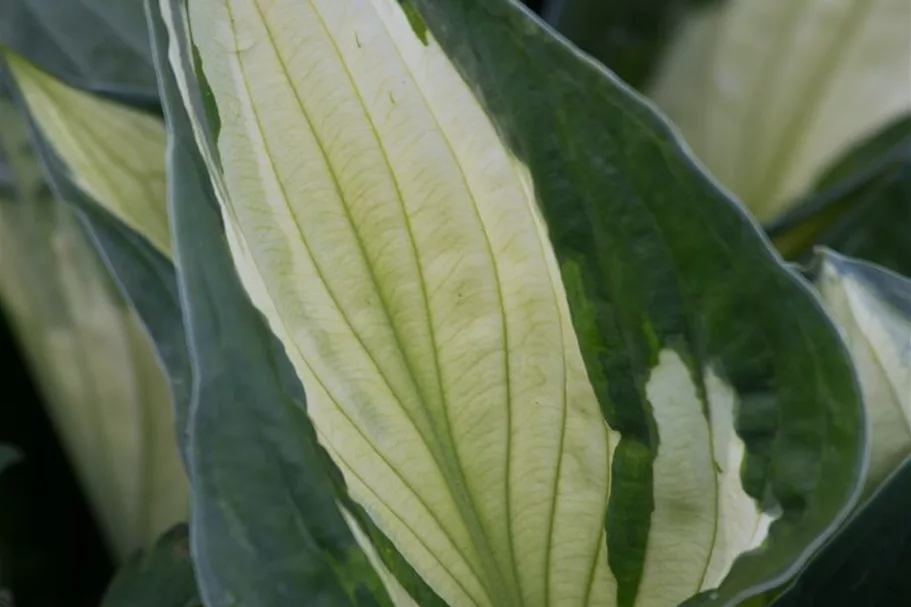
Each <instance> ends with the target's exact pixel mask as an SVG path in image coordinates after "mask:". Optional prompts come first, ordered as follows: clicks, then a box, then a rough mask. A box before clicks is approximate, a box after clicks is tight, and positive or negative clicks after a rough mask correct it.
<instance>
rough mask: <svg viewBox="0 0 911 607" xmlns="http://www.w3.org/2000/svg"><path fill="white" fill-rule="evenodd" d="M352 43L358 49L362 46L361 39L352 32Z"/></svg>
mask: <svg viewBox="0 0 911 607" xmlns="http://www.w3.org/2000/svg"><path fill="white" fill-rule="evenodd" d="M354 43H355V44H356V45H357V47H358V48H362V46H363V45H362V44H361V37H360V36H358V35H357V32H354Z"/></svg>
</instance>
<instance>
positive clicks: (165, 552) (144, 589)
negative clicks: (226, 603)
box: [101, 525, 202, 607]
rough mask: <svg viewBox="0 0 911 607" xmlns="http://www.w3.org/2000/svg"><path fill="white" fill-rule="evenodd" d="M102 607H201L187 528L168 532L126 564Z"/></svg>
mask: <svg viewBox="0 0 911 607" xmlns="http://www.w3.org/2000/svg"><path fill="white" fill-rule="evenodd" d="M101 607H202V601H200V600H199V593H198V592H197V590H196V580H195V578H194V576H193V561H192V559H191V558H190V540H189V531H188V529H187V526H186V525H180V526H178V527H175V528H173V529H171V530H170V531H168V532H167V533H165V534H164V535H163V536H162V537H161V539H159V540H158V542H156V544H155V546H154V547H153V548H152V549H151V550H149V551H148V552H146V553H142V554H137V555H136V556H134V557H133V558H132V559H131V560H130V561H129V562H127V564H126V565H124V566H123V568H122V569H121V570H120V571H119V572H118V573H117V576H116V577H115V578H114V581H113V582H112V583H111V586H110V588H108V591H107V593H106V594H105V597H104V600H103V601H102V603H101Z"/></svg>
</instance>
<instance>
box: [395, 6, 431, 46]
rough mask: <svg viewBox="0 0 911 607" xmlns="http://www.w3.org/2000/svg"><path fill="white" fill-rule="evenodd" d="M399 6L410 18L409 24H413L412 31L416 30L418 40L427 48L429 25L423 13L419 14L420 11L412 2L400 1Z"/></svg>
mask: <svg viewBox="0 0 911 607" xmlns="http://www.w3.org/2000/svg"><path fill="white" fill-rule="evenodd" d="M399 6H401V7H402V11H403V12H404V13H405V16H406V17H407V18H408V23H410V24H411V29H413V30H414V33H415V35H416V36H417V37H418V40H420V41H421V42H422V43H423V44H424V46H427V44H428V41H427V24H426V23H425V22H424V18H423V17H422V16H421V13H419V12H418V9H417V8H415V6H414V5H413V4H412V3H411V0H399Z"/></svg>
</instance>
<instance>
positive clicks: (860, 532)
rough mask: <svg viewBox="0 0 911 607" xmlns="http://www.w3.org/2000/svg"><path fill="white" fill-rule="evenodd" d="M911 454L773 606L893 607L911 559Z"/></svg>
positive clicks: (899, 596)
mask: <svg viewBox="0 0 911 607" xmlns="http://www.w3.org/2000/svg"><path fill="white" fill-rule="evenodd" d="M908 512H911V459H909V460H908V461H907V462H906V463H905V464H904V465H903V466H902V467H901V468H900V469H898V470H897V471H896V472H895V473H894V474H893V475H892V476H891V477H890V478H889V480H888V481H886V483H884V484H883V486H882V487H881V488H880V490H879V491H878V492H877V493H876V494H875V495H874V496H873V497H871V499H870V500H869V501H868V502H867V504H866V505H865V507H864V508H863V509H861V510H859V511H858V512H856V513H855V514H854V515H853V516H852V517H851V519H849V520H848V521H847V523H846V524H845V525H844V526H843V527H842V528H841V529H840V530H839V532H838V535H836V536H835V537H834V538H833V539H832V540H831V541H830V542H829V543H828V544H827V545H826V547H825V550H824V551H822V552H821V553H820V555H819V557H817V558H815V559H814V560H813V561H812V562H811V563H810V565H809V566H808V567H807V568H806V570H805V571H804V572H803V573H802V574H801V576H800V578H798V579H797V581H796V582H795V583H794V584H793V585H792V586H791V587H789V588H788V589H787V590H786V591H785V592H783V593H782V594H781V595H780V596H779V597H778V598H777V599H776V600H775V601H774V602H773V603H772V605H773V607H822V606H828V605H865V606H866V605H869V606H870V607H892V606H893V605H898V604H900V602H901V601H903V600H905V599H906V598H907V595H894V594H893V595H891V596H890V595H889V594H888V591H889V588H890V585H898V584H900V583H907V568H908V564H909V563H911V517H909V516H908Z"/></svg>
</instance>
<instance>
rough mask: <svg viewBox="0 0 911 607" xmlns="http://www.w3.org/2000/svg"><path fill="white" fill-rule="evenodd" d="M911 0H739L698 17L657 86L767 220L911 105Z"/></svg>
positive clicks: (657, 93)
mask: <svg viewBox="0 0 911 607" xmlns="http://www.w3.org/2000/svg"><path fill="white" fill-rule="evenodd" d="M909 21H911V4H909V3H908V2H907V1H906V0H878V1H869V2H868V1H855V0H829V1H825V2H817V1H815V0H730V1H726V2H723V3H720V4H719V5H718V6H717V7H715V8H713V9H710V10H706V11H703V12H701V13H700V14H698V15H695V16H694V17H693V18H692V19H691V23H690V24H689V26H688V27H686V28H685V29H684V30H683V31H682V32H681V35H680V36H679V37H678V40H677V41H676V42H675V43H674V44H673V45H672V46H671V48H670V49H669V50H668V52H667V54H666V60H665V65H664V66H663V68H662V69H661V71H660V73H659V76H658V78H657V79H656V81H655V86H654V88H653V89H652V95H653V97H654V98H655V99H656V100H657V102H658V103H659V105H661V107H662V108H664V109H665V111H667V112H668V114H669V116H670V117H671V119H673V120H674V122H675V123H676V124H677V125H678V126H679V127H680V129H681V131H682V132H683V134H684V136H685V137H686V140H687V142H688V143H689V144H690V145H691V146H692V147H693V149H694V151H695V153H696V155H697V156H698V157H699V158H700V159H701V160H702V161H703V162H705V164H706V165H707V166H708V168H709V170H710V171H711V172H712V174H714V175H715V176H716V177H717V178H718V179H719V180H720V181H721V183H722V184H724V185H725V186H726V187H727V188H729V189H730V190H731V191H733V192H734V193H735V194H736V195H737V196H738V197H739V198H740V199H741V200H742V201H743V202H744V203H745V204H746V205H747V207H749V208H750V210H752V211H753V212H754V213H755V214H756V216H757V217H758V218H759V219H760V220H761V221H763V222H766V221H772V220H774V219H776V218H777V216H778V215H779V214H781V213H782V212H784V211H785V210H787V209H789V208H791V207H792V206H793V205H794V204H796V203H797V202H798V201H799V200H800V199H802V197H803V196H804V195H805V194H806V193H807V190H808V189H809V188H810V186H811V185H812V184H813V183H814V182H815V181H816V179H817V178H818V177H819V174H820V172H821V171H822V170H824V169H825V168H826V167H827V166H828V165H829V164H831V163H832V162H833V161H834V160H835V159H836V158H838V157H839V156H840V155H841V154H843V153H844V152H846V151H847V150H848V148H849V147H850V146H851V145H853V144H854V143H855V142H856V141H857V140H858V139H860V138H862V137H866V136H868V135H870V134H871V133H873V132H875V131H877V130H878V129H879V128H880V127H882V126H883V125H885V124H887V123H889V122H891V121H892V120H893V119H895V118H897V117H899V116H902V115H904V114H907V113H908V111H909V110H911V96H909V95H908V91H909V90H911V69H909V63H908V57H909V56H911V38H909V37H908V27H907V24H908V22H909Z"/></svg>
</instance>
